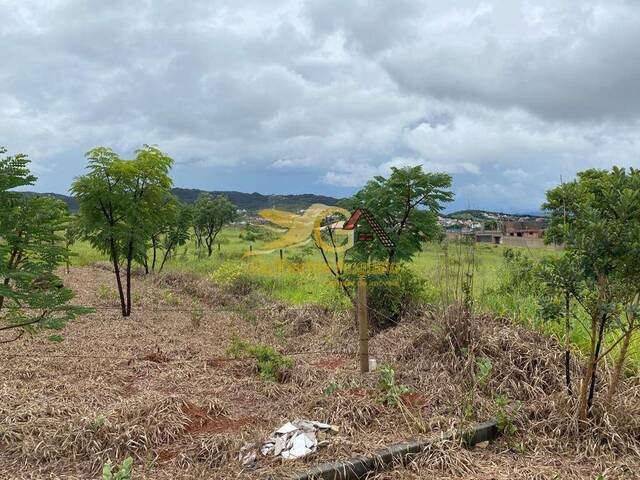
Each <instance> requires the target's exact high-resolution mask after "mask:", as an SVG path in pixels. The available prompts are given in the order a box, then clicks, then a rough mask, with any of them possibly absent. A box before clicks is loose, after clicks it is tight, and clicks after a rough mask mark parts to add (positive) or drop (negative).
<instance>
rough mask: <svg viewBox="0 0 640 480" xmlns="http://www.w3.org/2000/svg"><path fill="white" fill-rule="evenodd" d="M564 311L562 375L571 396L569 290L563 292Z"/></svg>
mask: <svg viewBox="0 0 640 480" xmlns="http://www.w3.org/2000/svg"><path fill="white" fill-rule="evenodd" d="M564 300H565V304H564V308H565V312H564V315H565V316H564V344H565V349H566V350H565V354H564V376H565V382H566V384H567V392H568V393H569V396H570V397H572V396H573V387H572V386H571V317H570V313H571V299H570V297H569V292H565V297H564Z"/></svg>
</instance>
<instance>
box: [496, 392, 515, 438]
mask: <svg viewBox="0 0 640 480" xmlns="http://www.w3.org/2000/svg"><path fill="white" fill-rule="evenodd" d="M493 403H494V407H495V417H496V423H497V425H498V430H499V431H500V433H502V435H504V436H505V437H507V439H508V438H510V437H513V436H514V435H515V434H516V433H518V428H517V427H516V426H515V423H514V419H515V417H516V415H517V414H518V412H519V411H520V402H519V401H516V402H513V403H512V402H511V400H510V399H509V396H508V395H506V394H504V395H496V396H495V398H494V399H493Z"/></svg>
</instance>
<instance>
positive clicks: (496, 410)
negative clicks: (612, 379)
mask: <svg viewBox="0 0 640 480" xmlns="http://www.w3.org/2000/svg"><path fill="white" fill-rule="evenodd" d="M62 276H63V278H64V281H65V284H67V285H68V286H69V287H71V288H73V289H74V290H75V291H76V292H77V294H78V297H77V302H78V303H81V304H83V305H90V306H95V307H96V309H97V311H96V313H94V314H91V315H88V316H85V317H82V318H81V319H80V320H77V321H74V322H71V323H70V324H69V325H68V326H67V327H66V328H65V330H64V340H63V341H62V342H55V341H51V340H47V339H46V338H45V337H38V338H36V339H24V340H20V341H19V342H15V343H13V344H9V345H7V346H5V347H4V348H3V350H2V352H1V355H2V363H1V364H0V365H1V366H0V375H1V377H2V384H1V390H0V397H1V400H0V444H1V445H2V453H1V454H0V471H1V472H3V473H4V478H16V479H17V478H69V479H70V478H97V477H99V472H100V470H101V468H102V465H103V463H104V462H106V461H107V460H112V461H114V462H117V461H121V460H122V459H123V458H124V456H125V455H127V454H131V455H133V457H134V460H135V462H134V478H148V479H175V478H266V477H268V476H269V475H275V476H277V477H282V478H286V477H287V476H288V475H290V474H291V473H293V472H295V471H299V470H301V469H304V468H305V467H306V466H307V465H310V464H316V463H320V462H322V461H326V460H330V459H331V460H333V459H346V458H349V457H352V456H353V455H356V454H364V453H367V452H371V451H373V450H375V449H376V448H379V447H381V446H383V445H387V444H390V443H394V442H398V441H404V440H407V439H408V438H415V437H420V436H424V435H429V434H431V433H433V432H440V431H445V430H448V429H450V428H452V427H459V426H462V425H464V424H468V423H472V422H475V421H477V420H485V419H487V418H489V417H495V416H499V417H500V418H502V419H503V420H504V422H506V423H505V428H507V431H508V432H509V435H507V436H506V437H505V438H503V439H502V440H500V441H499V442H497V443H496V444H495V445H492V446H489V447H488V448H486V449H476V450H473V451H467V450H464V449H462V448H460V447H459V446H457V445H443V446H441V447H438V448H436V449H433V451H429V452H425V454H424V455H423V456H422V457H420V458H418V459H417V460H416V462H415V464H412V465H409V466H408V467H407V468H406V469H405V468H400V467H399V468H398V469H397V471H395V472H390V473H389V472H388V473H382V474H380V475H378V476H377V477H374V478H378V479H383V478H388V479H391V478H394V479H395V478H431V477H432V476H437V477H438V478H510V479H515V478H522V479H525V478H526V479H529V478H534V477H535V478H550V479H551V478H595V476H596V475H597V474H600V473H606V475H607V477H606V478H611V479H615V478H620V479H623V478H634V475H636V472H638V471H640V460H639V458H640V457H639V456H638V453H639V450H638V445H639V443H640V420H639V419H640V401H639V399H640V384H639V383H638V379H637V378H635V379H628V380H627V381H626V382H625V383H624V385H623V386H622V387H621V393H620V395H619V397H618V398H617V399H616V402H617V404H616V405H615V407H614V408H612V409H611V411H613V412H615V414H614V415H609V416H607V417H603V418H601V420H599V421H598V422H597V423H596V424H594V425H593V426H591V427H589V428H588V430H587V431H580V430H579V429H578V424H577V422H576V420H575V419H574V418H573V417H572V416H571V415H570V414H569V411H570V410H571V407H570V405H569V402H568V400H567V399H566V393H565V387H564V384H563V369H562V352H561V349H560V348H559V347H558V346H557V345H556V343H555V342H554V341H553V340H551V339H549V338H548V337H546V336H543V335H541V334H538V333H534V332H531V331H530V330H527V329H525V328H521V327H517V326H513V325H512V324H510V323H509V322H506V321H501V320H499V319H493V318H491V317H488V316H482V317H478V318H470V317H468V316H465V315H463V314H462V313H461V312H459V311H457V310H454V309H450V310H448V311H446V312H440V313H438V312H434V311H429V310H427V309H424V310H420V311H416V312H415V314H414V315H412V317H411V318H407V319H406V321H404V322H403V323H401V324H400V325H398V326H397V327H394V328H391V329H389V330H386V331H384V332H383V333H379V334H377V335H375V336H374V337H373V338H372V340H371V351H372V356H373V357H375V358H377V359H378V362H379V363H387V364H388V365H389V366H390V367H391V368H392V369H393V370H394V371H395V380H394V381H393V382H392V387H394V388H389V386H388V385H386V386H385V385H384V384H381V383H380V378H379V373H371V374H367V375H361V374H360V373H359V372H358V371H357V359H356V356H355V346H356V331H355V327H354V321H353V318H352V314H351V313H350V311H349V310H345V309H338V310H337V311H334V310H331V309H328V308H323V307H319V306H304V305H298V306H291V305H289V304H284V303H281V302H278V301H274V300H272V299H270V298H269V297H267V296H265V295H264V294H263V293H262V292H261V290H259V289H255V286H254V285H251V284H246V283H242V282H230V283H227V284H226V286H225V287H222V286H220V285H219V284H216V283H214V282H213V281H211V280H210V279H208V278H206V277H203V276H196V275H193V274H190V273H180V272H168V273H166V274H162V275H157V276H153V275H150V276H144V275H142V274H139V275H137V276H136V277H135V279H134V282H135V283H134V284H135V292H136V298H135V299H134V300H135V302H134V309H133V314H132V316H131V317H130V318H128V319H123V318H121V317H120V314H119V309H118V306H117V299H116V297H115V291H114V289H113V286H112V283H113V274H112V273H111V272H110V271H109V270H108V268H107V267H103V266H100V265H98V266H92V267H89V266H87V267H73V268H72V269H71V272H70V273H69V274H62ZM238 338H239V339H241V340H243V341H244V342H248V343H251V344H254V345H269V346H272V347H274V348H275V349H276V350H278V351H279V352H281V353H283V354H289V356H290V357H291V358H292V359H293V365H292V366H289V367H286V368H284V369H283V370H282V371H281V372H280V373H279V374H278V376H277V378H276V379H275V380H270V379H266V378H263V377H261V376H260V375H259V373H258V370H257V364H256V360H255V359H253V358H235V357H234V356H232V355H230V353H229V347H230V346H231V345H232V344H233V343H234V339H238ZM298 418H306V419H312V420H318V421H323V422H329V423H331V424H333V425H336V426H337V427H338V428H339V430H340V431H339V433H338V434H337V435H335V436H334V437H333V438H331V439H330V443H329V445H328V446H327V447H325V448H322V449H320V450H319V452H318V453H317V454H314V455H312V456H310V457H307V458H305V459H304V460H298V461H288V462H284V463H281V462H280V461H274V460H272V459H271V460H270V459H266V458H265V459H260V460H259V461H258V463H257V465H256V466H255V467H254V468H253V469H247V468H244V467H243V466H242V465H241V464H240V462H239V461H238V454H239V451H240V449H241V447H243V446H244V445H246V444H247V443H260V442H261V441H262V440H264V439H266V438H267V437H268V435H269V433H270V432H271V431H273V430H274V429H276V428H277V427H279V426H280V425H282V424H283V423H284V422H286V421H287V420H294V419H298ZM556 475H559V477H556Z"/></svg>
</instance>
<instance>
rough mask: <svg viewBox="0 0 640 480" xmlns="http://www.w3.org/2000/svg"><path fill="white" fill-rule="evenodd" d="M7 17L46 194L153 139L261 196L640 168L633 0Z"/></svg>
mask: <svg viewBox="0 0 640 480" xmlns="http://www.w3.org/2000/svg"><path fill="white" fill-rule="evenodd" d="M0 17H2V18H3V20H4V21H3V22H2V24H1V25H0V56H2V58H3V69H2V71H0V131H1V132H2V134H3V136H2V139H0V140H1V142H2V143H3V144H6V146H7V147H8V148H9V149H10V151H11V152H14V151H24V152H28V153H30V154H31V155H32V157H33V158H34V159H35V161H36V169H37V171H38V172H39V173H40V177H41V179H40V184H39V185H38V188H40V189H43V190H54V191H60V192H62V191H65V190H66V189H67V187H68V185H69V184H70V182H71V180H72V178H73V176H75V175H77V174H79V173H81V172H82V170H83V168H84V164H85V161H84V158H83V156H82V154H83V152H84V151H86V150H88V149H89V148H91V147H93V146H96V145H107V146H111V147H113V148H115V149H117V150H118V151H120V152H121V153H123V154H124V155H128V154H129V153H130V152H131V151H132V150H133V149H135V148H137V147H139V146H140V145H141V144H142V143H155V144H158V145H159V146H160V148H163V149H165V150H166V151H167V152H168V153H169V154H170V155H172V156H173V157H174V158H175V159H176V163H177V171H179V172H181V173H180V175H182V176H181V177H180V178H178V180H177V183H178V184H179V185H181V186H199V187H204V186H210V185H211V184H212V182H214V181H216V180H217V179H218V178H219V177H220V176H221V174H223V173H225V172H228V171H230V170H233V169H243V172H245V175H246V174H247V173H248V174H250V175H254V176H255V177H256V178H259V179H262V178H264V179H265V180H264V182H265V183H264V187H263V188H261V190H262V191H265V192H267V191H280V192H282V193H286V191H288V190H295V191H298V192H299V191H300V190H301V189H304V190H307V191H318V189H320V191H318V193H332V194H336V195H346V194H349V193H351V192H352V191H353V189H355V188H358V187H360V186H362V185H363V184H364V183H365V182H366V180H367V179H368V178H370V177H371V176H372V175H377V174H380V175H387V174H388V173H389V171H390V168H391V166H399V165H405V164H421V165H423V166H424V168H425V169H428V170H433V171H444V172H448V173H450V174H452V175H453V176H454V186H455V190H456V192H457V198H458V200H457V202H458V205H459V206H466V205H467V204H469V203H472V204H474V205H475V206H476V207H478V208H494V207H495V208H498V207H501V206H506V205H510V206H511V207H509V208H517V209H528V210H534V209H536V208H537V207H538V203H539V202H540V200H541V198H543V196H544V189H545V188H547V187H549V186H552V185H554V184H556V183H557V182H558V181H559V177H560V175H562V176H563V177H564V178H570V177H571V176H572V175H574V174H575V172H576V171H579V170H582V169H584V168H588V167H599V168H608V167H611V165H613V164H617V165H623V166H630V165H632V166H638V165H640V162H639V159H640V128H639V127H640V93H639V90H638V88H637V85H638V82H639V81H640V53H639V52H640V50H638V49H637V48H634V46H635V45H637V44H638V42H639V41H640V4H638V3H634V2H628V1H624V0H608V1H606V2H605V1H604V0H586V1H584V2H582V3H580V4H579V5H576V4H575V2H572V1H569V0H565V1H557V0H540V1H536V2H535V4H534V3H533V2H530V1H528V0H522V1H512V2H478V1H475V0H473V1H472V0H463V1H461V2H456V3H455V4H452V3H451V2H444V1H427V0H398V1H394V2H388V1H386V0H367V1H365V0H354V1H353V2H343V1H338V0H301V1H298V0H288V1H276V0H249V1H246V2H240V3H239V2H234V1H231V0H221V1H219V2H205V1H194V2H190V3H189V8H184V6H182V5H178V4H176V3H175V2H169V1H165V0H163V1H159V2H125V1H124V0H117V1H114V2H108V3H104V2H98V1H97V0H92V1H81V0H56V1H46V2H45V1H34V0H31V1H28V2H23V1H18V0H7V1H4V2H2V3H0ZM190 169H195V170H190ZM190 171H197V172H198V173H197V174H192V175H191V176H190V174H189V172H190ZM225 178H226V177H225ZM255 183H256V182H253V183H251V184H252V185H255ZM516 185H518V191H519V192H520V193H519V194H518V195H515V194H513V191H514V188H515V187H516ZM216 187H217V188H225V185H224V184H222V185H221V184H216ZM236 188H242V184H241V183H238V185H237V186H236ZM247 188H248V187H247ZM514 195H515V196H514Z"/></svg>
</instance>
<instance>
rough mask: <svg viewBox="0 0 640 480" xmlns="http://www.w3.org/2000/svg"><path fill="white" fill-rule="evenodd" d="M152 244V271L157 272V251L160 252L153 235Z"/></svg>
mask: <svg viewBox="0 0 640 480" xmlns="http://www.w3.org/2000/svg"><path fill="white" fill-rule="evenodd" d="M151 244H152V245H153V260H152V262H151V271H152V272H155V271H156V258H157V252H158V242H157V241H156V238H155V237H151Z"/></svg>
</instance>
